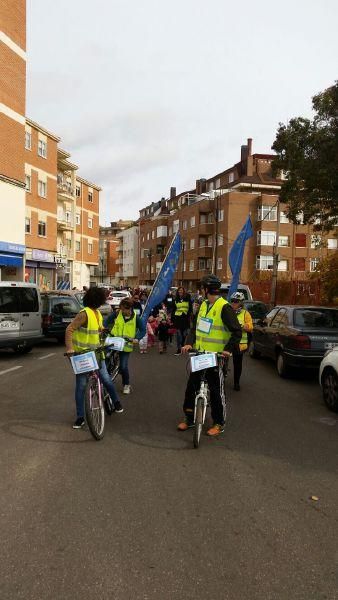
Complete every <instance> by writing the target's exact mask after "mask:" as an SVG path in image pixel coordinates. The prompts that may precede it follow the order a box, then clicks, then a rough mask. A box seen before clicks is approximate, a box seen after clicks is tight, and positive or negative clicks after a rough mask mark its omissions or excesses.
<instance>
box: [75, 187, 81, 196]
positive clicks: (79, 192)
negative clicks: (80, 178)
mask: <svg viewBox="0 0 338 600" xmlns="http://www.w3.org/2000/svg"><path fill="white" fill-rule="evenodd" d="M75 192H76V197H77V198H80V197H81V186H80V185H77V186H76V188H75Z"/></svg>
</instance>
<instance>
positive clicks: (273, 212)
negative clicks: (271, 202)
mask: <svg viewBox="0 0 338 600" xmlns="http://www.w3.org/2000/svg"><path fill="white" fill-rule="evenodd" d="M258 221H277V206H260V207H259V208H258Z"/></svg>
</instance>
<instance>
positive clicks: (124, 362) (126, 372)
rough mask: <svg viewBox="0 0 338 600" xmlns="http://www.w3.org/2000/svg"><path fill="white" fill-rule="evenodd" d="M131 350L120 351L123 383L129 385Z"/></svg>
mask: <svg viewBox="0 0 338 600" xmlns="http://www.w3.org/2000/svg"><path fill="white" fill-rule="evenodd" d="M129 355H130V352H120V371H119V372H120V373H121V375H122V385H129V369H128V361H129Z"/></svg>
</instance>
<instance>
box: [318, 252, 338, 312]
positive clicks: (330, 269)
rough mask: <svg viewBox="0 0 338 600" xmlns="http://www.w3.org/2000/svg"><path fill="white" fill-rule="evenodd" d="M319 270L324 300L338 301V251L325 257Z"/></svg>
mask: <svg viewBox="0 0 338 600" xmlns="http://www.w3.org/2000/svg"><path fill="white" fill-rule="evenodd" d="M318 271H319V272H320V281H321V288H322V298H323V300H324V301H326V302H329V303H331V302H335V303H338V252H335V253H334V254H332V256H328V257H326V258H324V259H323V260H322V261H321V262H320V264H319V265H318Z"/></svg>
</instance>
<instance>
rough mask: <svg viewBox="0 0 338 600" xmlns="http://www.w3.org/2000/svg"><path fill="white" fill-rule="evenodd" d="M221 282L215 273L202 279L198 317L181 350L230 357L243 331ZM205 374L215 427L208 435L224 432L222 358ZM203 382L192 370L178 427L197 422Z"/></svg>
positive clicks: (191, 425)
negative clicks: (196, 400)
mask: <svg viewBox="0 0 338 600" xmlns="http://www.w3.org/2000/svg"><path fill="white" fill-rule="evenodd" d="M220 287H221V282H220V280H219V279H218V277H215V275H207V276H206V277H203V279H202V280H201V288H200V289H201V293H202V296H203V301H202V304H201V306H200V309H199V311H198V313H197V314H196V316H195V319H194V323H193V327H192V329H191V330H190V333H189V334H188V336H187V339H186V343H185V346H183V348H182V353H186V352H189V350H191V349H192V347H194V348H196V349H197V350H205V351H208V352H220V353H222V354H223V356H224V357H225V358H228V357H229V356H231V354H232V351H233V349H234V347H235V346H236V345H237V344H238V343H239V341H240V339H241V336H242V330H241V327H240V324H239V322H238V320H237V318H236V315H235V313H234V311H233V310H232V308H231V306H230V304H229V303H228V302H227V300H224V298H222V297H221V296H220ZM206 377H207V381H208V385H209V389H210V404H211V416H212V419H213V426H212V427H211V428H210V429H209V430H208V431H207V434H208V435H209V436H217V435H219V434H220V433H222V432H223V431H224V422H225V392H224V372H223V361H220V362H219V365H218V366H217V367H214V368H211V369H208V370H207V372H206ZM199 385H200V373H199V372H198V371H197V372H195V373H191V374H190V376H189V379H188V383H187V388H186V392H185V399H184V404H183V411H184V414H185V420H184V421H183V422H182V423H179V425H178V430H179V431H186V430H187V429H189V427H193V425H194V406H195V396H196V392H197V391H198V388H199Z"/></svg>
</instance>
